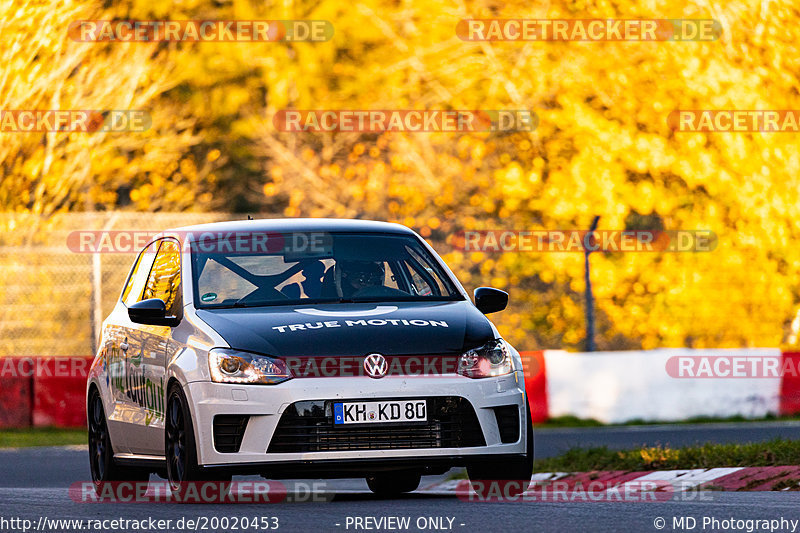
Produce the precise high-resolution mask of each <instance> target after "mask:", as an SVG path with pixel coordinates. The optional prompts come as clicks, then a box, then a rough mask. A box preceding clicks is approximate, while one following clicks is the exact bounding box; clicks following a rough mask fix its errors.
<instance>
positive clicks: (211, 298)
mask: <svg viewBox="0 0 800 533" xmlns="http://www.w3.org/2000/svg"><path fill="white" fill-rule="evenodd" d="M200 299H201V300H203V301H204V302H213V301H214V300H216V299H217V293H216V292H207V293H205V294H204V295H202V296H201V297H200Z"/></svg>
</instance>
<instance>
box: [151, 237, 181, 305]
mask: <svg viewBox="0 0 800 533" xmlns="http://www.w3.org/2000/svg"><path fill="white" fill-rule="evenodd" d="M180 293H181V252H180V245H179V244H178V243H177V241H174V240H171V239H166V240H164V241H162V242H161V246H160V247H159V248H158V254H156V259H155V261H154V262H153V267H152V268H151V269H150V275H149V276H148V277H147V283H146V284H145V286H144V292H143V293H142V300H147V299H149V298H160V299H162V300H164V303H165V304H166V306H167V314H168V315H172V316H177V314H178V311H179V308H180V304H181V294H180Z"/></svg>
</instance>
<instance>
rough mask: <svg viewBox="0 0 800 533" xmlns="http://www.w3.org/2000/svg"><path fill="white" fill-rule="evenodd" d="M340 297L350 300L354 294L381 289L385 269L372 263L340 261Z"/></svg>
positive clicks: (379, 264)
mask: <svg viewBox="0 0 800 533" xmlns="http://www.w3.org/2000/svg"><path fill="white" fill-rule="evenodd" d="M340 266H341V269H342V296H343V297H345V298H350V297H352V296H353V295H355V294H356V293H362V294H363V293H364V292H369V291H368V289H370V288H373V287H383V282H384V280H385V279H386V267H384V266H383V263H382V262H380V263H378V262H374V261H342V262H341V263H340Z"/></svg>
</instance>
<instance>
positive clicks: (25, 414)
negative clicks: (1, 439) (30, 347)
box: [0, 357, 33, 428]
mask: <svg viewBox="0 0 800 533" xmlns="http://www.w3.org/2000/svg"><path fill="white" fill-rule="evenodd" d="M21 366H23V359H22V358H19V357H4V358H2V359H0V428H18V427H28V426H30V425H31V417H32V413H31V410H32V408H33V405H32V404H33V377H32V376H33V371H32V370H31V372H30V373H28V374H27V375H25V373H20V372H19V371H18V369H19V368H20V367H21ZM30 367H31V368H32V367H33V362H32V361H30Z"/></svg>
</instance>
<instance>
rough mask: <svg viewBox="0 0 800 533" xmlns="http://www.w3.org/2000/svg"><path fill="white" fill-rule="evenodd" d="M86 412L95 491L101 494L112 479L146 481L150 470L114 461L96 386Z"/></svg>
mask: <svg viewBox="0 0 800 533" xmlns="http://www.w3.org/2000/svg"><path fill="white" fill-rule="evenodd" d="M86 414H87V418H88V424H89V430H88V440H89V469H90V471H91V473H92V482H93V483H94V489H95V492H97V494H98V495H101V493H102V488H103V485H104V484H105V483H108V482H112V481H131V482H139V483H146V482H147V481H148V480H149V479H150V471H149V470H145V469H141V468H132V467H124V466H119V465H118V464H116V463H115V462H114V448H113V447H112V446H111V436H110V435H109V433H108V423H107V422H106V413H105V409H103V400H102V398H100V393H99V392H98V391H97V389H95V388H92V391H91V392H90V393H89V401H88V402H87V404H86Z"/></svg>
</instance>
